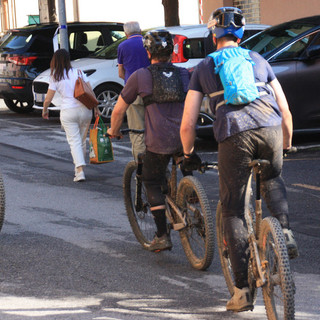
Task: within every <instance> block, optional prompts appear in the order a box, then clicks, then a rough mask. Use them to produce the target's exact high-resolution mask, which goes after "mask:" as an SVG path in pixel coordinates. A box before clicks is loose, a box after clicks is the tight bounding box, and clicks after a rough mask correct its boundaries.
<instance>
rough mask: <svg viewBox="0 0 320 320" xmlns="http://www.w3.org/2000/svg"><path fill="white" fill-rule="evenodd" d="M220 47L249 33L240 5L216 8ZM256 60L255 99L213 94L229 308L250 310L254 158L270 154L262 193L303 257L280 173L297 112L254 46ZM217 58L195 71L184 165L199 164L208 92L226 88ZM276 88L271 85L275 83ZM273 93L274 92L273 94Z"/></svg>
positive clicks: (184, 128) (212, 24)
mask: <svg viewBox="0 0 320 320" xmlns="http://www.w3.org/2000/svg"><path fill="white" fill-rule="evenodd" d="M208 27H209V28H212V32H213V41H214V42H215V43H216V45H217V50H225V49H227V48H234V47H238V45H239V43H240V41H241V38H242V36H243V33H244V28H245V20H244V17H243V16H242V12H241V10H239V9H237V8H233V7H223V8H219V9H217V10H215V11H214V12H213V15H212V17H211V18H210V20H209V23H208ZM250 57H251V58H252V60H253V62H254V66H253V72H254V77H255V82H256V83H257V82H261V83H265V85H262V86H261V87H258V90H259V91H260V92H262V91H263V92H264V95H262V94H260V95H259V97H258V98H256V99H255V100H254V101H252V102H250V103H247V104H242V105H232V104H225V103H222V104H221V106H220V107H218V108H217V105H218V104H219V103H220V102H221V101H223V99H224V97H223V95H222V96H221V95H220V96H219V95H212V96H213V97H211V98H210V107H211V109H212V111H213V113H214V114H215V116H216V120H215V122H214V125H213V131H214V136H215V139H216V140H217V142H218V143H219V147H218V166H219V185H220V201H221V204H222V214H223V225H224V231H225V235H226V241H227V243H228V250H229V252H230V260H231V264H232V269H233V274H234V280H235V288H234V292H235V293H234V295H233V297H232V298H231V299H230V300H229V301H228V303H227V310H231V311H237V312H239V311H246V310H250V309H252V308H253V301H252V297H251V294H250V290H249V288H248V259H249V257H248V253H249V250H248V241H247V230H246V227H245V219H244V190H245V186H246V184H247V181H248V177H249V175H250V171H251V168H249V166H248V165H249V163H250V162H251V161H252V160H253V159H257V158H260V159H266V160H269V161H270V166H268V167H266V170H264V172H263V174H262V176H261V189H262V190H261V192H262V195H263V197H264V199H265V201H266V203H267V206H268V208H269V210H270V212H271V214H272V215H273V216H275V217H276V218H277V219H278V220H279V221H280V224H281V226H282V228H283V232H284V235H285V238H286V244H287V248H288V253H289V257H290V258H295V257H297V256H298V248H297V245H296V242H295V240H294V237H293V233H292V230H291V229H290V228H289V221H288V201H287V196H286V188H285V185H284V181H283V179H282V177H281V170H282V164H283V160H282V157H283V156H282V154H283V149H290V148H291V140H292V116H291V113H290V111H289V106H288V103H287V100H286V97H285V95H284V92H283V90H282V88H281V85H280V83H279V81H278V80H277V79H276V77H275V74H274V73H273V71H272V69H271V66H270V65H269V63H268V62H267V61H266V60H265V59H264V58H263V57H262V56H260V55H259V54H258V53H256V52H253V51H250ZM214 68H215V64H214V60H213V58H212V57H207V58H205V59H204V60H203V61H202V62H201V63H200V64H199V65H198V66H197V67H196V69H195V70H194V72H193V75H192V78H191V80H190V84H189V91H188V94H187V97H186V103H185V109H184V114H183V119H182V123H181V129H180V134H181V141H182V144H183V150H184V154H185V159H184V161H183V165H184V167H185V168H189V169H194V167H197V165H198V164H199V163H200V162H201V160H200V158H199V157H198V156H197V155H196V154H195V152H194V140H195V126H196V122H197V119H198V114H199V110H200V106H201V102H202V99H203V96H204V95H205V94H207V95H209V94H212V93H215V92H218V91H220V90H223V85H222V82H221V80H220V77H219V74H215V72H214ZM270 87H271V88H270ZM273 92H274V94H275V96H274V95H273Z"/></svg>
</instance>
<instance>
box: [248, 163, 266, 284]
mask: <svg viewBox="0 0 320 320" xmlns="http://www.w3.org/2000/svg"><path fill="white" fill-rule="evenodd" d="M255 174H256V200H255V203H256V210H255V214H256V237H255V238H254V237H253V239H252V242H251V243H252V244H253V249H254V255H255V260H256V263H257V270H258V275H259V276H258V278H257V282H256V285H257V287H261V286H263V285H264V284H265V283H266V277H265V264H266V262H265V261H264V262H263V263H262V262H261V260H260V257H259V252H258V245H257V240H258V239H259V233H260V223H261V219H262V201H261V193H260V174H261V168H260V167H258V168H257V170H255Z"/></svg>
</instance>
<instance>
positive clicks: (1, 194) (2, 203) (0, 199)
mask: <svg viewBox="0 0 320 320" xmlns="http://www.w3.org/2000/svg"><path fill="white" fill-rule="evenodd" d="M5 208H6V194H5V190H4V183H3V178H2V174H1V172H0V231H1V229H2V227H3V223H4V214H5Z"/></svg>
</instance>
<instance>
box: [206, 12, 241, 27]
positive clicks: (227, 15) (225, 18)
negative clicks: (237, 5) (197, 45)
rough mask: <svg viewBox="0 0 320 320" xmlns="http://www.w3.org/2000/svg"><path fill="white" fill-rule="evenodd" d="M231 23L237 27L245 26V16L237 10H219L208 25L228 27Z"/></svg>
mask: <svg viewBox="0 0 320 320" xmlns="http://www.w3.org/2000/svg"><path fill="white" fill-rule="evenodd" d="M231 25H233V26H234V27H235V28H241V27H243V26H244V25H245V19H244V17H243V16H242V15H241V14H240V13H237V12H225V11H224V12H223V11H221V12H217V13H216V14H215V16H214V17H213V19H212V20H211V21H210V22H209V24H208V27H218V28H228V27H230V26H231Z"/></svg>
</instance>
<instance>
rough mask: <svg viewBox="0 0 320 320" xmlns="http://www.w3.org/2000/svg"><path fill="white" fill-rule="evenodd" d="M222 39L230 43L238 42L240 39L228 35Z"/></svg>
mask: <svg viewBox="0 0 320 320" xmlns="http://www.w3.org/2000/svg"><path fill="white" fill-rule="evenodd" d="M222 38H224V39H226V40H228V41H234V42H237V41H238V38H237V37H236V36H234V35H233V34H227V35H225V36H223V37H222ZM220 39H221V38H220ZM217 40H219V39H217Z"/></svg>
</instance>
